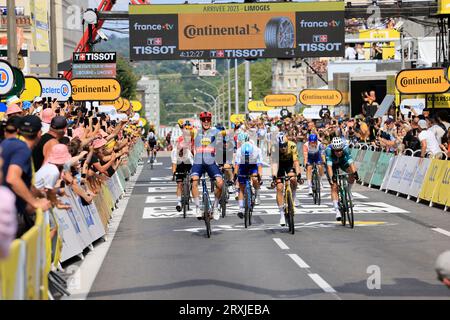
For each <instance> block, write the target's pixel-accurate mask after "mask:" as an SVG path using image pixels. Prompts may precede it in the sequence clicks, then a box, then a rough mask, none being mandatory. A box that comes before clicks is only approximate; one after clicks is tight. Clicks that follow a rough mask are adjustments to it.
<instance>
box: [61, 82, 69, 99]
mask: <svg viewBox="0 0 450 320" xmlns="http://www.w3.org/2000/svg"><path fill="white" fill-rule="evenodd" d="M61 94H62V95H63V97H67V95H68V94H69V87H68V86H67V84H63V85H62V86H61Z"/></svg>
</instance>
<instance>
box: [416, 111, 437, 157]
mask: <svg viewBox="0 0 450 320" xmlns="http://www.w3.org/2000/svg"><path fill="white" fill-rule="evenodd" d="M418 125H419V136H418V137H419V140H420V143H421V150H422V152H421V154H420V156H421V158H423V157H425V156H426V155H427V154H428V153H430V154H431V155H436V154H438V153H439V152H440V151H441V149H440V148H439V143H438V141H437V139H436V136H435V135H434V134H433V132H431V131H430V130H428V124H427V121H426V120H419V122H418Z"/></svg>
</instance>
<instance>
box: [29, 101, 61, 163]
mask: <svg viewBox="0 0 450 320" xmlns="http://www.w3.org/2000/svg"><path fill="white" fill-rule="evenodd" d="M45 110H47V109H45ZM66 128H67V120H66V118H65V117H63V116H56V117H54V118H53V119H52V120H51V122H50V130H49V131H48V132H47V133H45V134H44V135H42V138H41V140H40V141H39V142H38V144H37V145H36V147H35V148H34V149H33V162H34V168H35V170H39V169H40V168H41V166H42V164H43V163H44V162H47V161H48V157H49V156H50V151H51V150H52V148H53V146H55V145H57V144H58V140H59V139H61V138H62V137H64V135H65V133H66Z"/></svg>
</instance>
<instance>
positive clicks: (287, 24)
mask: <svg viewBox="0 0 450 320" xmlns="http://www.w3.org/2000/svg"><path fill="white" fill-rule="evenodd" d="M264 40H265V43H266V47H267V49H291V48H294V44H295V33H294V25H293V23H292V21H291V20H290V19H289V18H286V17H274V18H272V19H270V20H269V22H268V23H267V24H266V29H265V32H264Z"/></svg>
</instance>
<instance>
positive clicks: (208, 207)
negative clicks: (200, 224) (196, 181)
mask: <svg viewBox="0 0 450 320" xmlns="http://www.w3.org/2000/svg"><path fill="white" fill-rule="evenodd" d="M201 181H202V204H203V217H202V219H203V220H204V221H205V226H206V236H207V237H208V238H211V219H212V215H213V210H214V209H213V204H212V203H211V198H210V197H209V192H208V186H207V185H206V177H205V175H204V174H203V176H202V178H201Z"/></svg>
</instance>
